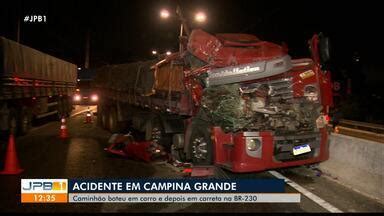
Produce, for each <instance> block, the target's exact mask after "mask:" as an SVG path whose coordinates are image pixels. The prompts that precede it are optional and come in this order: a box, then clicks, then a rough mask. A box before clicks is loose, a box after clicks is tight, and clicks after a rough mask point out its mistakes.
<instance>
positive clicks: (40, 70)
mask: <svg viewBox="0 0 384 216" xmlns="http://www.w3.org/2000/svg"><path fill="white" fill-rule="evenodd" d="M76 77H77V66H76V65H75V64H72V63H69V62H66V61H63V60H61V59H58V58H55V57H53V56H50V55H48V54H45V53H42V52H40V51H38V50H35V49H32V48H30V47H28V46H24V45H22V44H19V43H17V42H15V41H12V40H9V39H6V38H4V37H0V80H1V85H0V127H1V128H0V130H1V136H2V137H4V136H6V135H7V133H8V132H9V131H10V129H11V128H12V129H13V130H14V131H13V132H14V133H15V134H16V135H23V134H26V133H27V132H28V130H29V129H30V128H31V125H32V122H33V121H34V120H38V119H42V118H45V117H48V116H56V117H63V116H68V115H69V113H70V112H71V111H72V104H71V96H72V95H73V93H74V92H75V86H76Z"/></svg>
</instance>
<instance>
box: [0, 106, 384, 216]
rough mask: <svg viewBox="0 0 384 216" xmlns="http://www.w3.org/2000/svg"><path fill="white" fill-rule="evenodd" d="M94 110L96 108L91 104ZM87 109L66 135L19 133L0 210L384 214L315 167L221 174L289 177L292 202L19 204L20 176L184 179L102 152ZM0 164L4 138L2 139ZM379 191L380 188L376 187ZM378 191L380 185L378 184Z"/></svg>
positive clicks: (0, 183)
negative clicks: (16, 163) (296, 196)
mask: <svg viewBox="0 0 384 216" xmlns="http://www.w3.org/2000/svg"><path fill="white" fill-rule="evenodd" d="M91 108H92V109H95V107H91ZM84 110H86V107H81V106H79V107H77V109H76V110H75V111H74V112H73V113H74V114H75V115H73V116H71V118H69V119H68V120H67V127H68V129H69V135H70V138H69V139H68V140H60V139H59V138H58V135H59V128H60V122H59V121H57V122H50V123H47V124H45V125H41V126H39V127H36V128H34V129H33V130H32V131H31V132H30V133H29V134H28V135H26V136H23V137H18V138H17V139H16V145H17V150H18V156H19V160H20V164H21V166H22V168H24V169H25V171H24V172H23V173H22V174H21V175H20V176H0V191H1V193H0V194H1V195H0V212H233V213H238V212H384V206H383V205H381V204H380V203H378V202H376V201H375V200H372V199H370V198H367V197H365V196H363V195H360V194H359V193H356V192H354V191H352V190H350V189H348V188H346V187H344V186H342V185H340V184H338V183H336V182H334V181H332V180H330V179H328V178H326V177H325V176H319V173H318V172H316V170H313V169H309V168H306V167H297V168H291V169H285V170H277V172H276V171H266V172H261V173H257V174H254V173H253V174H234V173H230V172H226V171H223V172H221V175H220V176H221V177H222V178H231V179H234V178H277V177H280V178H288V179H289V181H288V180H287V183H286V192H300V193H301V202H300V203H294V204H279V203H273V204H265V203H255V204H250V203H247V204H242V203H236V204H235V203H225V204H207V203H204V204H202V203H163V204H160V203H153V204H148V203H128V204H124V203H122V204H118V203H103V204H77V203H74V204H21V203H20V179H21V178H121V179H122V178H146V177H172V178H183V177H182V174H181V173H179V172H176V171H175V170H174V169H171V168H169V166H167V165H164V164H151V163H145V162H141V161H134V160H129V159H124V158H119V157H115V156H111V155H108V154H106V152H104V150H103V149H104V148H105V147H107V145H108V144H107V141H108V139H109V137H110V135H111V134H110V133H109V132H107V131H105V130H102V129H100V128H98V127H97V126H96V123H95V121H96V117H95V116H94V117H93V123H92V124H86V123H84V120H85V116H84V113H82V112H83V111H84ZM1 146H2V147H1V157H0V158H1V161H0V165H1V167H3V166H4V161H3V160H4V156H3V155H4V154H5V147H4V146H6V142H4V141H2V143H1ZM378 189H379V188H378ZM381 190H382V188H381Z"/></svg>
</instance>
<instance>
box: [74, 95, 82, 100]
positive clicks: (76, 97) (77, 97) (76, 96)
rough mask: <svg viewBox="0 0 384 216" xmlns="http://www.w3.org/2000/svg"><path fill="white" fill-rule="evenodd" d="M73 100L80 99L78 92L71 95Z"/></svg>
mask: <svg viewBox="0 0 384 216" xmlns="http://www.w3.org/2000/svg"><path fill="white" fill-rule="evenodd" d="M73 100H74V101H81V95H79V94H75V95H74V96H73Z"/></svg>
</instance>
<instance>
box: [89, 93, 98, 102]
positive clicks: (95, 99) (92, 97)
mask: <svg viewBox="0 0 384 216" xmlns="http://www.w3.org/2000/svg"><path fill="white" fill-rule="evenodd" d="M98 100H99V96H97V94H93V95H92V96H91V101H93V102H96V101H98Z"/></svg>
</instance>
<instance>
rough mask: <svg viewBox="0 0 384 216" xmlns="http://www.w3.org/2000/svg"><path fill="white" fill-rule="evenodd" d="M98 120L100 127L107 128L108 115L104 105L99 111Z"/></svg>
mask: <svg viewBox="0 0 384 216" xmlns="http://www.w3.org/2000/svg"><path fill="white" fill-rule="evenodd" d="M100 118H101V120H100V122H101V127H102V128H103V129H105V130H108V129H109V128H108V119H109V116H108V110H107V109H106V107H103V109H102V110H101V113H100Z"/></svg>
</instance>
